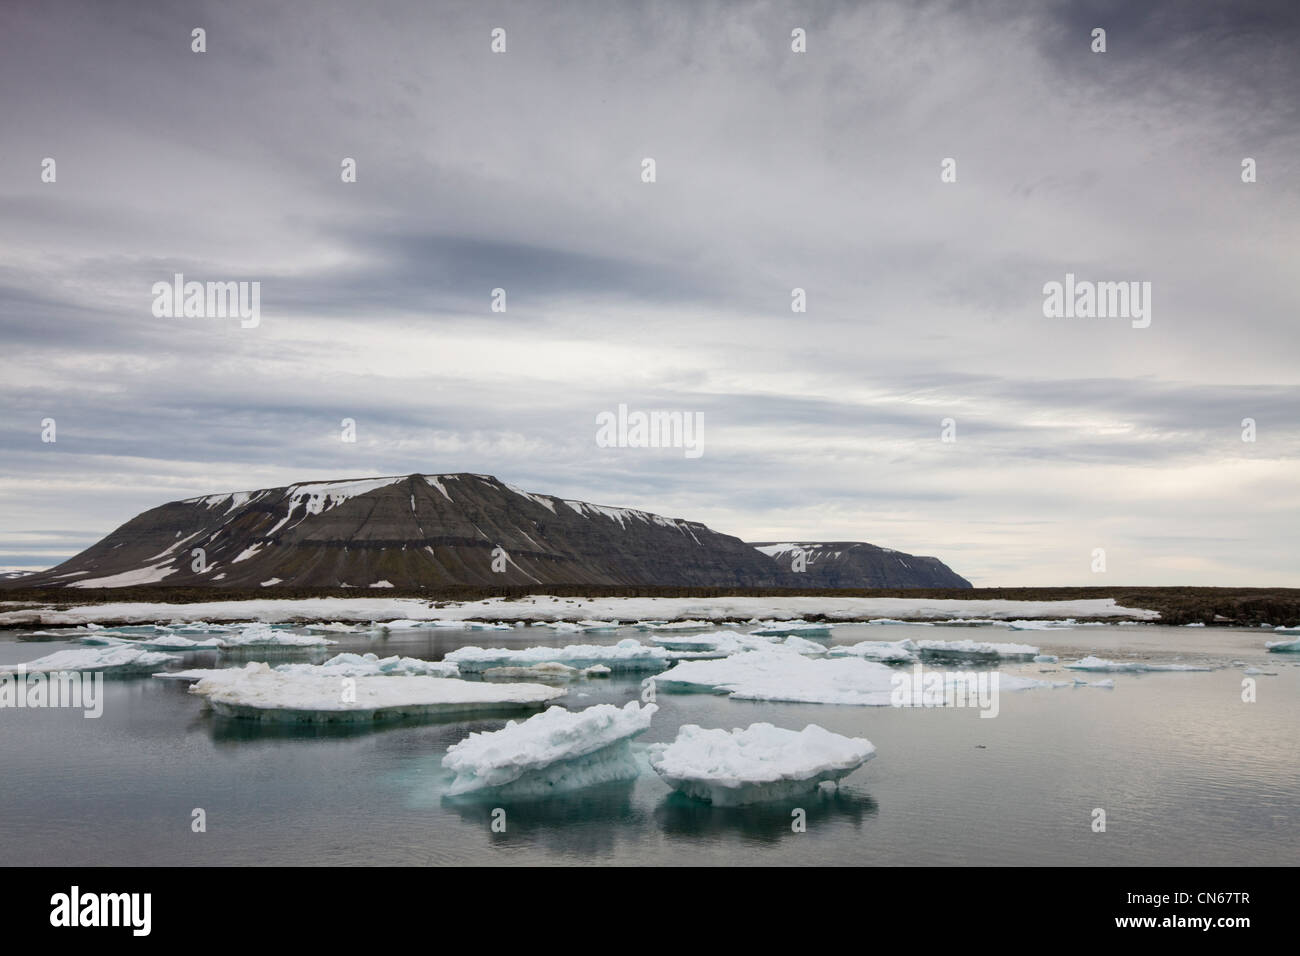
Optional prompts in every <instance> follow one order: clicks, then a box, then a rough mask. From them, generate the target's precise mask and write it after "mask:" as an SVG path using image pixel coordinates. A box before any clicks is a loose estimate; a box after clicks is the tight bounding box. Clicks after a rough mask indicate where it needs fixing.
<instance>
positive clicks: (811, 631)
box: [749, 620, 833, 637]
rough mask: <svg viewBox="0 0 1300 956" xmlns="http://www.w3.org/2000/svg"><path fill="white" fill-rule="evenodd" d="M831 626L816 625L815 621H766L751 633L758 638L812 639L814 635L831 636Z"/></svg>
mask: <svg viewBox="0 0 1300 956" xmlns="http://www.w3.org/2000/svg"><path fill="white" fill-rule="evenodd" d="M832 626H833V625H831V624H824V623H816V622H813V621H802V620H801V621H764V622H763V623H762V625H761V626H759V627H757V628H755V629H754V630H752V631H750V632H749V633H751V634H754V635H757V636H758V637H790V636H791V635H795V636H799V637H812V636H814V635H829V634H830V632H831V627H832Z"/></svg>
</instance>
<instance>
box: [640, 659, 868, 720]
mask: <svg viewBox="0 0 1300 956" xmlns="http://www.w3.org/2000/svg"><path fill="white" fill-rule="evenodd" d="M893 674H894V671H893V669H892V668H890V667H887V666H886V665H884V664H879V663H876V662H875V661H866V660H861V659H858V658H855V657H833V658H813V657H805V656H803V655H801V654H791V653H789V652H781V651H776V650H764V651H749V652H747V653H743V654H736V655H733V656H731V657H726V658H723V659H721V660H706V661H684V662H682V663H679V664H678V665H677V666H676V667H674V668H673V669H672V670H670V671H667V672H665V673H663V674H660V675H658V676H657V677H652V678H649V680H650V681H653V682H654V686H655V687H656V688H657V689H660V690H667V691H669V692H673V691H677V692H686V693H690V692H696V693H700V692H703V693H725V694H729V695H730V696H732V697H734V698H737V699H743V700H780V701H796V702H802V703H813V704H851V705H861V706H878V707H884V706H888V705H889V703H890V691H891V687H892V675H893Z"/></svg>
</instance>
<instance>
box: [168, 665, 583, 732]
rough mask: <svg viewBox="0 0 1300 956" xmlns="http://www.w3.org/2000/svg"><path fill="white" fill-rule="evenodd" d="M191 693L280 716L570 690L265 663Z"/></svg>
mask: <svg viewBox="0 0 1300 956" xmlns="http://www.w3.org/2000/svg"><path fill="white" fill-rule="evenodd" d="M353 692H354V693H353ZM190 693H191V694H195V695H197V696H199V697H202V698H204V699H205V700H206V702H207V704H208V706H209V707H210V708H211V709H212V710H213V711H214V712H215V713H217V714H220V715H222V716H225V717H239V718H245V719H249V720H261V721H265V722H280V723H329V722H350V723H360V722H369V721H377V720H387V719H393V718H398V717H441V716H444V715H449V714H457V715H459V714H472V713H499V712H501V711H503V710H528V709H532V708H535V707H538V706H540V705H542V704H545V703H546V702H548V701H551V700H554V699H555V698H557V697H562V696H564V691H562V690H560V689H558V688H555V687H543V686H542V685H540V684H487V683H483V682H480V681H464V680H457V679H456V678H454V677H423V676H422V677H357V678H355V679H354V682H353V683H351V684H344V683H343V678H341V677H339V676H337V675H335V676H326V675H316V674H311V675H306V674H301V673H294V672H289V673H286V672H282V671H276V670H272V669H271V668H270V666H268V665H267V664H262V663H250V664H246V665H245V666H244V667H242V668H230V669H229V670H228V671H224V672H221V673H220V676H217V677H211V678H206V679H204V680H200V681H199V682H198V683H196V684H194V685H193V686H192V687H191V688H190ZM353 697H354V698H355V699H351V698H353Z"/></svg>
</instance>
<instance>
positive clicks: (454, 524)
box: [22, 472, 969, 589]
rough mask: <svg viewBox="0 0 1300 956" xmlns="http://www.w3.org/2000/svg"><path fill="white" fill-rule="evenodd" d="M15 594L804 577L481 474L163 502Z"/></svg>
mask: <svg viewBox="0 0 1300 956" xmlns="http://www.w3.org/2000/svg"><path fill="white" fill-rule="evenodd" d="M855 544H860V543H855ZM864 547H867V548H874V546H872V545H864ZM876 550H878V551H880V550H883V549H876ZM889 553H891V554H902V553H901V552H889ZM903 557H904V558H911V557H912V556H910V555H903ZM913 560H917V561H922V562H933V563H934V564H937V565H938V567H939V568H942V569H943V570H944V571H947V572H948V574H949V575H951V578H949V579H946V580H956V581H959V582H962V585H964V586H966V587H969V583H968V582H966V581H965V579H964V578H960V577H958V576H957V575H955V574H952V572H950V571H948V569H947V568H946V566H944V565H943V564H942V562H939V561H938V559H934V558H926V559H913ZM859 563H860V562H859ZM812 564H813V565H814V566H815V567H816V568H817V575H818V579H819V580H820V579H821V578H825V579H827V580H832V579H834V580H837V581H845V582H852V583H845V584H838V585H832V586H838V587H846V586H856V587H869V586H873V585H872V584H871V583H869V582H866V581H864V580H854V579H853V568H852V567H848V566H846V567H844V568H841V569H840V570H839V571H838V572H837V573H836V574H833V575H827V574H826V569H827V568H829V567H830V564H829V563H828V562H827V561H826V560H824V559H822V558H819V559H818V561H816V562H812ZM891 573H892V577H891V580H893V581H895V584H894V585H893V586H918V587H919V586H934V584H933V583H932V582H933V581H934V580H939V579H940V578H936V577H935V576H934V575H929V576H925V575H920V576H918V577H917V581H918V582H921V581H922V580H924V582H926V583H916V584H913V585H908V584H906V583H904V584H902V585H899V584H898V583H897V582H898V581H899V580H904V581H906V575H900V574H898V573H897V569H893V572H891ZM22 583H23V585H24V586H26V587H70V588H92V587H96V588H114V587H132V586H140V585H155V586H162V587H172V586H175V587H195V586H211V587H215V588H221V587H227V588H234V587H260V588H266V589H274V588H276V587H281V586H282V587H286V588H289V587H348V588H350V587H355V588H399V589H410V588H416V589H421V588H437V587H445V586H460V585H483V586H495V585H507V586H509V585H546V584H565V585H591V586H602V587H608V586H620V585H669V586H709V587H779V586H784V585H794V586H800V585H803V584H806V583H809V584H811V583H813V581H812V580H811V579H808V578H806V577H805V576H804V575H794V574H791V573H790V572H789V571H788V570H787V569H785V568H783V567H782V566H781V564H780V563H779V562H777V561H774V560H773V559H772V558H771V557H770V556H768V555H766V554H764V553H763V552H762V551H759V550H757V549H755V548H753V547H751V546H750V545H748V544H746V543H745V542H743V541H741V540H740V539H739V538H737V537H734V536H732V535H727V534H722V533H720V532H717V531H714V530H713V529H711V528H709V527H708V526H707V525H705V524H703V523H701V522H698V521H689V520H687V519H683V518H666V517H663V516H662V515H658V514H655V513H653V512H648V511H641V510H639V509H634V508H615V507H611V506H607V505H597V504H592V503H590V502H585V501H580V500H577V499H568V498H560V497H558V496H555V495H547V494H539V493H534V492H528V491H525V490H523V489H522V488H518V487H516V486H514V485H512V484H509V483H507V482H503V481H501V480H500V479H498V478H496V477H494V476H492V475H481V474H475V473H472V472H454V473H446V474H433V475H424V474H418V473H417V474H409V475H390V476H382V477H373V478H356V479H341V480H336V481H318V482H298V483H295V484H290V485H283V486H278V487H275V488H263V489H253V490H248V491H237V492H225V493H219V494H211V495H199V496H196V497H192V498H186V499H182V500H179V501H172V502H167V503H165V504H162V505H159V506H157V507H155V508H151V509H149V510H147V511H144V512H141V513H140V514H139V515H136V516H135V517H134V518H132V519H131V520H130V521H127V522H126V523H125V524H123V525H121V526H120V527H119V528H117V529H115V530H114V531H113V532H111V533H110V534H108V535H107V536H105V537H104V538H103V539H101V540H100V541H98V542H97V543H96V544H94V545H92V546H91V547H89V548H87V549H86V550H84V551H82V552H81V553H80V554H77V555H75V556H73V557H72V558H69V559H68V560H67V561H65V562H63V563H62V564H59V565H57V566H56V567H53V568H50V569H49V570H47V571H42V572H37V573H36V574H33V575H28V576H25V577H24V579H23V582H22ZM814 586H816V585H814ZM958 586H961V585H958Z"/></svg>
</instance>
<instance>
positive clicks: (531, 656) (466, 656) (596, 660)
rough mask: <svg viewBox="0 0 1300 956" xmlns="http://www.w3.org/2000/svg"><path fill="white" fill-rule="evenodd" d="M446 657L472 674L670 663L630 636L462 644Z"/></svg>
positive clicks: (664, 655)
mask: <svg viewBox="0 0 1300 956" xmlns="http://www.w3.org/2000/svg"><path fill="white" fill-rule="evenodd" d="M444 659H445V660H448V661H451V662H452V663H453V664H455V665H457V666H458V667H459V668H460V669H461V671H462V672H464V673H466V674H472V673H476V672H479V671H484V670H487V669H488V668H489V667H527V666H528V665H530V664H546V663H549V662H551V661H555V662H558V663H560V664H567V665H569V666H570V667H579V668H581V667H591V666H593V665H595V664H604V665H605V666H606V667H609V668H611V669H612V670H616V671H640V670H662V669H663V668H664V667H665V666H666V665H667V663H668V652H667V651H665V650H664V649H663V648H662V647H649V646H647V645H645V644H642V643H641V642H640V641H635V640H632V639H631V638H628V639H626V640H622V641H619V642H618V643H617V644H608V645H601V644H569V645H567V646H565V647H519V648H513V649H512V648H505V647H461V648H457V649H456V650H454V651H452V652H451V653H450V654H448V655H447V656H446V657H445V658H444Z"/></svg>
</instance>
